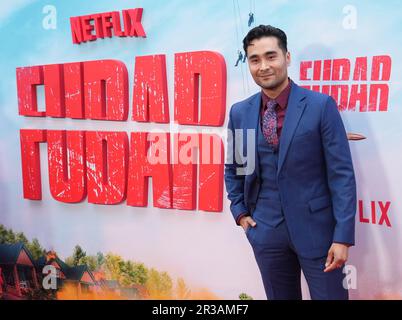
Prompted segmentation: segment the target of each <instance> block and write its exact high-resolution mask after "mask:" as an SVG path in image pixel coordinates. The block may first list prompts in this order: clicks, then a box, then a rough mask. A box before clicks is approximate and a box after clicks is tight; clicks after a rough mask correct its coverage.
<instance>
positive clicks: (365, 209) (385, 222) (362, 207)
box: [358, 200, 392, 228]
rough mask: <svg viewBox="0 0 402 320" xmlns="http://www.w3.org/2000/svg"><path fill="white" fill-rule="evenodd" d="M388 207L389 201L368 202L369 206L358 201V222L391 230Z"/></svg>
mask: <svg viewBox="0 0 402 320" xmlns="http://www.w3.org/2000/svg"><path fill="white" fill-rule="evenodd" d="M390 206H391V201H370V204H365V203H363V200H359V208H358V210H359V221H360V222H361V223H370V224H377V225H379V226H386V227H389V228H391V227H392V225H391V220H390V218H389V208H390Z"/></svg>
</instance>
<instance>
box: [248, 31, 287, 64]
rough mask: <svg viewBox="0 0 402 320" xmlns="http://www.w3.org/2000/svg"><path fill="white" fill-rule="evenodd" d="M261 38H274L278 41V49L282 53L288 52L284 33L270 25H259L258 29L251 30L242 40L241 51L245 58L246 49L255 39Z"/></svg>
mask: <svg viewBox="0 0 402 320" xmlns="http://www.w3.org/2000/svg"><path fill="white" fill-rule="evenodd" d="M263 37H275V38H277V39H278V45H279V48H281V49H282V51H283V52H285V53H286V52H288V40H287V37H286V33H285V32H283V31H282V30H281V29H279V28H275V27H273V26H270V25H263V24H260V25H259V26H258V27H254V28H253V29H251V30H250V31H249V32H248V33H247V35H246V36H245V37H244V39H243V49H244V52H245V53H246V56H247V47H248V46H249V45H250V43H251V42H252V41H253V40H255V39H260V38H263Z"/></svg>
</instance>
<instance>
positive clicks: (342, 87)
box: [300, 55, 392, 112]
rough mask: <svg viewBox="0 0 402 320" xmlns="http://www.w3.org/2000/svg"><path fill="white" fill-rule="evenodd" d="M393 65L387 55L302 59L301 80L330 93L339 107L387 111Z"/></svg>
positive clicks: (347, 109) (316, 88)
mask: <svg viewBox="0 0 402 320" xmlns="http://www.w3.org/2000/svg"><path fill="white" fill-rule="evenodd" d="M391 65H392V60H391V57H390V56H387V55H382V56H374V57H372V58H371V59H369V57H357V58H355V59H354V61H352V60H351V59H347V58H342V59H326V60H315V61H302V62H301V63H300V81H302V87H304V88H307V89H310V90H313V91H318V92H322V93H325V94H328V95H331V96H332V97H333V98H334V99H335V101H336V102H337V104H338V107H339V110H340V111H358V112H374V111H388V99H389V84H388V82H389V80H390V77H391ZM326 82H329V83H328V84H327V83H326Z"/></svg>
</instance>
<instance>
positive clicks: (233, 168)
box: [225, 107, 248, 225]
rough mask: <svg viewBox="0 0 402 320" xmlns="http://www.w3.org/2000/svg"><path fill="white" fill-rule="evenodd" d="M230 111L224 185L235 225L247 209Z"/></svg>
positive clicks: (242, 165)
mask: <svg viewBox="0 0 402 320" xmlns="http://www.w3.org/2000/svg"><path fill="white" fill-rule="evenodd" d="M232 110H233V107H232V108H231V109H230V112H229V122H228V132H227V133H228V139H227V153H226V162H225V185H226V191H227V193H228V196H227V197H228V199H229V200H230V202H231V203H230V211H231V212H232V215H233V217H234V219H235V222H236V224H237V225H239V220H240V218H241V216H243V215H248V212H247V208H246V206H245V204H244V179H245V176H244V175H241V174H238V169H239V168H244V164H238V163H237V162H236V152H237V151H236V143H235V139H234V138H235V130H234V127H233V119H232Z"/></svg>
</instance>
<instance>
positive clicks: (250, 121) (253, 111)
mask: <svg viewBox="0 0 402 320" xmlns="http://www.w3.org/2000/svg"><path fill="white" fill-rule="evenodd" d="M249 103H250V106H249V107H250V108H249V109H248V110H247V112H248V114H246V119H247V128H246V129H254V141H255V148H254V159H255V170H254V172H255V174H256V175H257V176H259V175H260V170H259V169H260V167H259V162H258V149H257V147H258V140H257V138H258V136H257V132H258V131H257V130H258V126H259V119H260V117H259V114H260V109H261V92H259V93H257V94H256V95H255V96H254V97H253V98H252V99H250V101H249ZM247 156H248V155H247Z"/></svg>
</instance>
